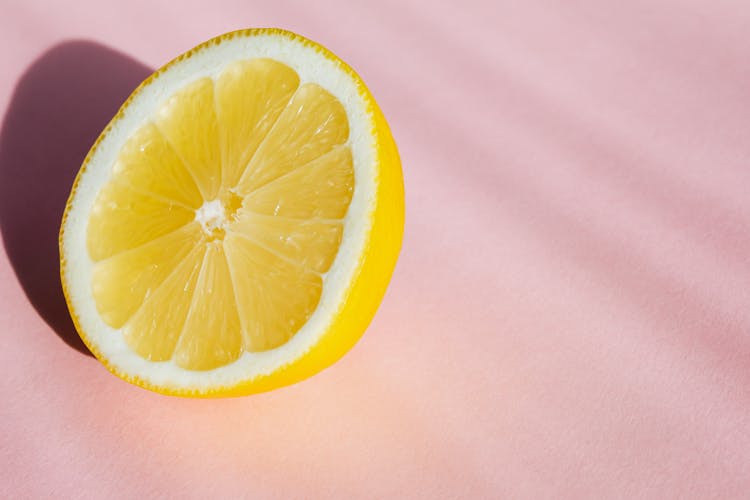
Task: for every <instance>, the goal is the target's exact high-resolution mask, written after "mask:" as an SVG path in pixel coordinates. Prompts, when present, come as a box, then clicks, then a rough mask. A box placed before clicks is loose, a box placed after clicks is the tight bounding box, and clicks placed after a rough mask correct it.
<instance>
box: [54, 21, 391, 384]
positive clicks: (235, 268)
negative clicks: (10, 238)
mask: <svg viewBox="0 0 750 500" xmlns="http://www.w3.org/2000/svg"><path fill="white" fill-rule="evenodd" d="M403 221H404V195H403V182H402V176H401V167H400V162H399V158H398V153H397V151H396V147H395V144H394V142H393V139H392V137H391V134H390V131H389V129H388V126H387V124H386V122H385V120H384V118H383V115H382V113H381V112H380V110H379V108H378V106H377V104H376V103H375V101H374V99H373V97H372V95H371V94H370V92H369V91H368V90H367V88H366V87H365V85H364V83H363V82H362V80H361V79H360V78H359V76H357V74H356V73H354V71H353V70H352V69H351V68H349V67H348V66H347V65H346V64H345V63H343V62H342V61H341V60H340V59H338V58H337V57H336V56H334V55H333V54H332V53H331V52H329V51H328V50H326V49H325V48H323V47H321V46H320V45H317V44H315V43H314V42H311V41H309V40H307V39H305V38H302V37H300V36H298V35H295V34H293V33H289V32H286V31H283V30H278V29H255V30H244V31H238V32H233V33H228V34H225V35H222V36H219V37H217V38H215V39H212V40H209V41H208V42H205V43H203V44H201V45H199V46H197V47H195V48H194V49H192V50H190V51H189V52H187V53H185V54H183V55H181V56H179V57H178V58H177V59H175V60H173V61H172V62H170V63H169V64H167V65H166V66H164V67H163V68H161V69H159V70H158V71H156V72H155V73H154V74H153V75H152V76H150V77H149V78H148V79H147V80H146V81H145V82H143V84H141V85H140V86H139V87H138V88H137V89H136V90H135V92H133V94H132V95H131V96H130V98H129V99H128V100H127V101H126V102H125V104H124V105H123V106H122V108H121V109H120V110H119V112H118V113H117V115H116V116H115V117H114V119H113V120H112V121H111V122H110V124H109V125H108V126H107V127H106V128H105V130H104V131H103V132H102V134H101V135H100V136H99V138H98V140H97V141H96V143H95V144H94V146H93V147H92V148H91V151H90V152H89V154H88V156H87V157H86V159H85V161H84V163H83V166H82V167H81V170H80V172H79V174H78V177H77V178H76V181H75V184H74V186H73V189H72V192H71V194H70V198H69V200H68V203H67V206H66V209H65V214H64V216H63V222H62V227H61V230H60V255H61V265H60V267H61V276H62V283H63V289H64V291H65V297H66V300H67V302H68V307H69V309H70V312H71V315H72V317H73V320H74V322H75V324H76V327H77V329H78V332H79V333H80V335H81V338H82V339H83V341H84V342H85V343H86V345H87V346H88V347H89V349H90V350H91V351H92V352H93V353H94V355H96V357H97V358H98V359H99V360H101V361H102V363H103V364H104V365H105V366H106V367H107V368H108V369H109V370H110V371H112V372H113V373H114V374H116V375H117V376H119V377H121V378H123V379H125V380H127V381H129V382H132V383H135V384H137V385H140V386H142V387H145V388H148V389H151V390H154V391H158V392H162V393H166V394H174V395H185V396H223V395H241V394H249V393H254V392H259V391H265V390H269V389H273V388H276V387H280V386H283V385H287V384H291V383H294V382H297V381H299V380H302V379H304V378H306V377H308V376H310V375H312V374H314V373H316V372H317V371H319V370H321V369H323V368H325V367H326V366H328V365H330V364H331V363H333V362H334V361H336V360H337V359H338V358H340V357H341V356H342V355H343V354H344V353H345V352H346V351H347V350H349V349H350V348H351V347H352V346H353V345H354V343H355V342H356V341H357V340H358V338H359V337H360V336H361V334H362V332H363V331H364V330H365V328H366V327H367V324H368V323H369V321H370V320H371V318H372V316H373V315H374V313H375V310H376V308H377V306H378V304H379V303H380V301H381V299H382V297H383V294H384V292H385V289H386V286H387V284H388V281H389V280H390V276H391V273H392V271H393V267H394V265H395V262H396V258H397V256H398V252H399V249H400V245H401V237H402V232H403Z"/></svg>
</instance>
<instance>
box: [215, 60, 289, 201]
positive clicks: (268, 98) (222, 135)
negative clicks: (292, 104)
mask: <svg viewBox="0 0 750 500" xmlns="http://www.w3.org/2000/svg"><path fill="white" fill-rule="evenodd" d="M297 87H299V76H298V75H297V73H296V72H295V71H294V70H293V69H291V68H290V67H288V66H286V65H284V64H281V63H279V62H276V61H274V60H272V59H251V60H249V61H237V62H234V63H232V64H230V65H229V66H228V67H227V68H226V69H225V70H224V71H222V73H221V76H219V78H218V80H217V81H216V87H215V88H216V113H217V116H218V117H219V124H220V126H219V139H220V142H221V168H222V171H221V182H222V187H224V188H226V189H229V188H233V187H235V186H236V185H237V182H238V181H239V180H240V176H241V175H242V174H243V172H244V171H245V167H246V166H247V164H248V162H249V161H250V159H251V158H252V157H253V155H254V154H255V151H256V150H257V149H258V146H259V145H260V143H261V141H263V139H264V138H265V137H266V135H268V131H269V130H271V127H272V126H273V124H274V123H276V120H278V118H279V115H280V114H281V112H282V111H283V110H284V108H286V106H287V104H288V103H289V99H291V98H292V96H293V95H294V92H295V91H296V90H297Z"/></svg>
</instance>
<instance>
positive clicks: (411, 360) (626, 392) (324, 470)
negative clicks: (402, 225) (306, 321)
mask: <svg viewBox="0 0 750 500" xmlns="http://www.w3.org/2000/svg"><path fill="white" fill-rule="evenodd" d="M252 26H279V27H284V28H287V29H291V30H293V31H296V32H299V33H301V34H303V35H306V36H308V37H310V38H313V39H315V40H317V41H319V42H321V43H322V44H324V45H326V46H328V47H329V48H330V49H332V50H333V51H334V52H336V53H337V54H339V55H340V56H341V57H342V58H343V59H345V60H346V61H348V62H349V63H350V64H351V65H352V66H353V67H354V68H355V69H356V70H357V71H358V72H359V73H360V74H361V75H362V77H363V78H364V80H365V81H366V82H367V83H368V85H369V87H370V88H371V90H372V91H373V93H374V95H375V96H376V98H377V99H378V101H379V103H380V104H381V107H382V108H383V110H384V113H385V115H386V117H387V118H388V120H389V122H390V124H391V127H392V129H393V133H394V136H395V138H396V140H397V142H398V145H399V148H400V152H401V156H402V161H403V166H404V175H405V183H406V193H407V200H406V201H407V219H406V233H405V241H404V247H403V251H402V254H401V259H400V261H399V264H398V266H397V269H396V272H395V275H394V278H393V281H392V284H391V287H390V288H389V291H388V293H387V295H386V297H385V300H384V302H383V305H382V307H381V308H380V310H379V312H378V314H377V316H376V318H375V320H374V321H373V323H372V325H371V327H370V328H369V330H368V332H367V333H366V334H365V336H364V337H363V339H362V341H361V342H360V343H359V344H358V345H357V346H356V347H355V348H354V349H353V350H352V351H351V352H350V353H349V354H348V355H347V356H345V358H344V359H343V360H342V361H341V362H339V363H338V364H336V365H334V366H333V367H332V368H330V369H328V370H326V371H324V372H323V373H321V374H319V375H317V376H315V377H313V378H312V379H310V380H308V381H305V382H302V383H300V384H297V385H295V386H292V387H289V388H285V389H281V390H277V391H275V392H271V393H267V394H261V395H257V396H252V397H247V398H239V399H226V400H218V401H203V400H186V399H179V398H169V397H164V396H159V395H156V394H152V393H150V392H147V391H145V390H142V389H139V388H137V387H133V386H130V385H129V384H127V383H125V382H122V381H120V380H119V379H117V378H115V377H114V376H111V375H110V374H109V373H108V372H107V371H106V370H105V369H104V368H103V367H102V366H101V365H100V364H99V363H98V362H96V361H95V360H94V359H93V358H91V357H90V356H87V355H85V354H84V353H83V352H82V349H81V346H80V343H78V342H77V341H76V337H75V334H74V333H73V332H72V329H71V325H70V322H69V319H68V318H67V316H66V314H65V308H64V305H63V304H62V302H61V300H62V299H61V295H60V291H59V281H58V278H57V275H56V272H57V260H56V259H57V253H56V252H57V250H56V231H57V225H58V224H59V217H60V214H61V211H62V207H63V205H64V200H65V196H66V195H67V191H68V189H69V187H70V183H71V181H72V178H73V175H74V173H75V171H76V170H77V167H78V164H79V163H80V160H81V159H82V157H83V155H84V154H85V151H86V150H87V148H88V147H89V146H90V144H91V142H92V141H93V139H94V138H95V137H96V134H97V132H98V131H99V129H100V128H101V127H102V126H103V125H104V124H105V123H106V121H107V120H108V118H109V117H110V116H111V115H112V114H113V113H114V111H115V110H116V109H117V107H118V106H119V104H120V103H121V102H122V100H123V99H124V98H125V96H127V94H128V93H129V92H130V90H132V88H134V86H135V85H136V84H137V83H138V81H139V80H140V79H142V78H143V77H144V76H145V75H146V74H147V73H148V71H149V70H148V68H155V67H158V66H160V65H162V64H163V63H165V62H166V61H168V60H169V59H170V58H172V57H173V56H175V55H177V54H179V53H181V52H183V51H185V50H187V49H189V48H190V47H192V46H194V45H196V44H197V43H199V42H201V41H203V40H205V39H207V38H209V37H211V36H214V35H216V34H219V33H222V32H225V31H230V30H233V29H237V28H242V27H252ZM748 33H750V6H749V4H747V2H742V1H736V2H732V1H711V2H705V1H699V0H689V1H686V0H664V1H659V2H654V1H649V0H636V1H632V2H618V1H614V0H607V1H597V0H590V1H573V2H556V1H536V0H535V1H523V2H521V1H518V2H514V1H500V2H494V1H486V2H470V1H466V2H455V3H452V4H448V3H441V2H428V1H421V2H417V1H409V2H398V1H395V0H385V1H379V2H367V3H365V2H346V1H342V0H326V1H324V2H246V1H243V2H240V1H237V2H225V1H218V0H214V1H211V2H195V1H190V2H152V1H133V0H131V1H128V2H94V1H90V2H42V1H30V0H29V1H21V0H18V1H15V2H14V1H10V2H9V1H8V0H5V1H4V2H2V4H0V69H1V70H2V74H3V78H1V79H0V116H3V117H4V121H3V128H2V133H1V134H2V135H1V136H0V223H1V224H2V226H0V228H1V229H2V235H3V240H4V246H3V249H2V250H0V366H2V375H1V376H0V398H1V400H0V498H53V497H54V498H115V499H116V498H151V497H155V498H167V497H173V498H326V497H337V498H373V499H375V498H388V497H393V498H502V497H512V498H545V497H550V498H551V497H555V498H561V497H562V498H603V497H608V498H612V497H620V498H635V497H643V498H665V497H682V498H689V497H693V498H717V497H723V498H731V497H737V498H741V497H745V498H746V497H747V494H748V492H749V491H750V389H749V387H750V384H749V383H748V382H750V287H749V286H748V285H750V259H749V257H750V191H749V189H748V188H749V187H750V164H749V163H748V161H749V160H750V57H749V55H750V36H748Z"/></svg>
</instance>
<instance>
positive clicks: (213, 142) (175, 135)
mask: <svg viewBox="0 0 750 500" xmlns="http://www.w3.org/2000/svg"><path fill="white" fill-rule="evenodd" d="M214 103H215V100H214V82H213V80H212V79H211V78H201V79H200V80H198V81H196V82H193V83H191V84H188V85H187V86H185V87H184V88H182V89H181V90H178V91H177V92H175V93H174V94H173V95H172V96H170V97H169V98H168V99H167V102H165V103H164V104H163V105H162V106H161V108H160V109H159V110H158V111H157V112H156V116H154V117H153V120H154V123H155V124H156V127H157V128H158V129H159V131H160V132H161V133H162V134H163V135H164V137H165V138H166V139H167V142H168V143H169V145H170V146H171V147H172V149H173V150H174V152H175V153H176V154H177V156H178V157H179V158H180V159H181V160H182V162H183V164H184V165H185V167H186V168H187V170H188V171H189V172H190V174H191V175H192V176H193V178H194V179H195V182H196V184H197V185H198V189H200V192H201V194H202V195H203V199H204V200H213V199H214V198H216V196H217V195H218V193H219V186H220V184H221V168H220V166H221V153H220V151H219V124H218V121H217V120H216V110H215V109H216V108H215V106H214ZM152 167H154V168H156V169H158V168H159V164H158V163H156V164H153V165H152Z"/></svg>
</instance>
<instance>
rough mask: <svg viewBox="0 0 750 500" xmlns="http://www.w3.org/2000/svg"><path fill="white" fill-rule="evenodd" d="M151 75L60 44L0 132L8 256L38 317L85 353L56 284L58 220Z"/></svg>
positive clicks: (20, 92)
mask: <svg viewBox="0 0 750 500" xmlns="http://www.w3.org/2000/svg"><path fill="white" fill-rule="evenodd" d="M150 73H151V70H150V69H149V68H148V67H146V66H144V65H143V64H141V63H139V62H137V61H135V60H134V59H132V58H130V57H128V56H126V55H124V54H121V53H119V52H117V51H114V50H112V49H109V48H107V47H105V46H103V45H100V44H97V43H94V42H88V41H80V40H74V41H68V42H63V43H60V44H58V45H55V46H54V47H52V48H51V49H49V50H48V51H47V52H45V53H44V54H42V55H41V56H40V57H39V58H38V59H37V60H36V61H34V63H33V64H32V65H31V66H30V67H29V69H28V70H26V72H25V73H24V74H23V76H22V77H21V78H20V80H19V81H18V84H17V85H16V89H15V91H14V93H13V96H12V97H11V102H10V106H9V108H8V112H7V114H6V116H5V119H4V120H3V125H2V131H1V132H0V230H1V231H2V236H3V242H4V244H5V249H6V251H7V253H8V257H9V259H10V262H11V264H12V266H13V269H14V270H15V272H16V275H17V276H18V280H19V282H20V283H21V286H22V287H23V289H24V291H25V292H26V295H27V297H28V298H29V301H30V302H31V304H32V305H33V306H34V308H35V309H36V310H37V312H38V313H39V315H40V316H41V317H42V318H43V319H44V320H45V321H46V322H47V324H49V326H50V327H52V329H53V330H54V331H55V333H56V334H57V335H58V336H59V337H60V338H61V339H62V340H64V341H65V343H66V344H68V345H69V346H70V347H72V348H74V349H77V350H78V351H80V352H82V353H85V354H89V352H88V350H87V349H86V346H85V345H84V344H83V342H81V339H80V338H79V337H78V334H77V333H76V331H75V327H74V326H73V322H72V321H71V319H70V315H69V314H68V309H67V307H66V305H65V299H64V297H63V293H62V287H61V285H60V269H59V252H58V231H59V228H60V220H61V218H62V213H63V210H64V208H65V202H66V200H67V197H68V194H69V192H70V188H71V186H72V185H73V180H74V179H75V176H76V173H77V172H78V169H79V167H80V165H81V163H82V161H83V159H84V157H85V156H86V153H87V152H88V150H89V148H90V147H91V145H92V144H93V143H94V141H95V140H96V138H97V136H98V134H99V132H100V131H101V130H102V129H103V128H104V126H105V125H106V124H107V123H108V122H109V120H110V119H111V118H112V116H114V114H115V113H116V112H117V110H118V108H119V106H120V105H121V104H122V103H123V102H124V101H125V99H126V98H127V97H128V95H130V92H132V91H133V89H135V87H136V86H137V85H138V84H139V83H140V82H141V81H142V80H143V79H144V78H145V77H146V76H148V75H149V74H150Z"/></svg>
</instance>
